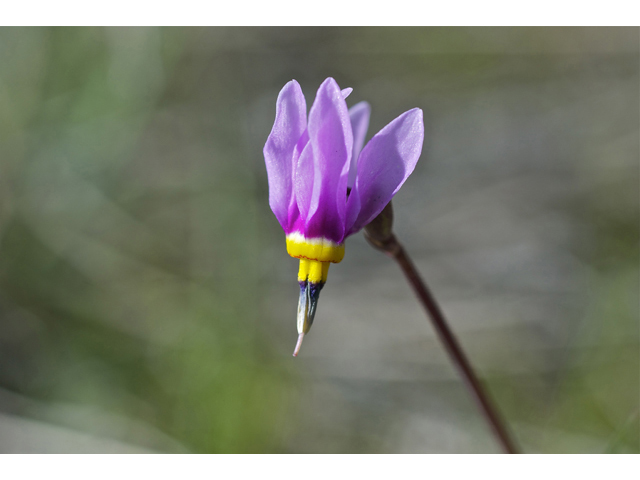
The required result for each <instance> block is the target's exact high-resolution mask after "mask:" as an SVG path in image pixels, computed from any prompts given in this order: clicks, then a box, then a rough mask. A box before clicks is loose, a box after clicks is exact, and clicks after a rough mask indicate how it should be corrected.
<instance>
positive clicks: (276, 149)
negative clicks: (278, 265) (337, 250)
mask: <svg viewBox="0 0 640 480" xmlns="http://www.w3.org/2000/svg"><path fill="white" fill-rule="evenodd" d="M306 126H307V107H306V103H305V99H304V95H303V94H302V89H301V88H300V85H299V84H298V82H296V81H295V80H291V81H290V82H288V83H287V84H286V85H285V86H284V87H283V88H282V90H281V91H280V93H279V94H278V100H277V102H276V119H275V122H274V124H273V128H272V129H271V133H270V134H269V137H268V138H267V143H266V144H265V146H264V149H263V153H264V161H265V164H266V166H267V178H268V180H269V206H270V207H271V210H273V213H274V214H275V216H276V218H277V219H278V221H279V222H280V225H282V228H285V229H286V228H287V216H288V214H287V212H288V209H289V205H290V203H291V202H292V200H293V172H294V163H293V162H294V151H295V148H296V144H297V143H298V141H299V140H300V137H301V136H302V134H303V133H304V131H305V128H306Z"/></svg>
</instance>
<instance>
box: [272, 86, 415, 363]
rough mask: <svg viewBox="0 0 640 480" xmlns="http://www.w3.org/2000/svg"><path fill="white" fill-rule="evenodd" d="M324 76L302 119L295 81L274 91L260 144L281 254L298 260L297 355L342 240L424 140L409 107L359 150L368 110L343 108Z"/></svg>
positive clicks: (407, 170)
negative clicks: (282, 238)
mask: <svg viewBox="0 0 640 480" xmlns="http://www.w3.org/2000/svg"><path fill="white" fill-rule="evenodd" d="M351 91H352V89H350V88H347V89H344V90H340V87H338V84H337V83H336V81H335V80H334V79H333V78H327V79H326V80H325V81H324V82H323V83H322V85H320V88H319V89H318V93H317V94H316V98H315V100H314V102H313V105H312V107H311V110H310V111H309V118H308V119H307V108H306V103H305V98H304V95H303V93H302V89H301V88H300V85H299V84H298V82H296V81H295V80H291V81H290V82H288V83H287V84H286V85H285V86H284V87H283V88H282V90H281V91H280V94H279V95H278V100H277V103H276V119H275V122H274V125H273V128H272V130H271V133H270V134H269V138H268V139H267V143H266V144H265V146H264V158H265V163H266V167H267V176H268V179H269V205H270V206H271V210H273V213H274V214H275V216H276V218H277V219H278V221H279V222H280V225H281V226H282V228H283V229H284V232H285V234H286V242H287V252H288V253H289V255H291V256H292V257H295V258H299V259H300V269H299V271H298V283H299V285H300V299H299V302H298V318H297V326H298V342H297V344H296V348H295V351H294V353H293V355H294V356H297V354H298V352H299V350H300V345H301V344H302V339H303V338H304V335H305V334H306V333H308V332H309V329H310V328H311V325H312V323H313V319H314V317H315V314H316V308H317V304H318V298H319V296H320V290H322V287H323V286H324V284H325V282H326V280H327V274H328V272H329V265H330V264H331V263H339V262H340V261H341V260H342V258H343V257H344V251H345V250H344V241H345V239H346V238H347V237H348V236H349V235H353V234H354V233H356V232H358V231H359V230H360V229H362V228H363V227H364V226H365V225H367V224H368V223H369V222H371V221H372V220H373V219H374V218H375V217H376V216H377V215H378V214H379V213H380V212H381V211H382V209H383V208H384V207H385V206H386V205H387V204H388V203H389V201H390V200H391V198H392V197H393V196H394V195H395V193H396V192H397V191H398V190H399V189H400V187H401V186H402V184H403V183H404V182H405V180H406V179H407V177H408V176H409V175H410V174H411V172H413V169H414V168H415V166H416V163H417V161H418V158H419V157H420V152H421V151H422V142H423V139H424V125H423V120H422V110H420V109H419V108H414V109H412V110H409V111H407V112H405V113H403V114H402V115H400V116H399V117H397V118H396V119H395V120H393V121H392V122H391V123H389V124H388V125H387V126H385V127H384V128H383V129H382V130H380V131H379V132H378V133H377V134H375V135H374V136H373V138H371V140H370V141H369V142H368V143H367V144H366V145H365V146H364V148H362V146H363V144H364V139H365V136H366V132H367V128H368V125H369V116H370V112H371V109H370V107H369V104H368V103H367V102H360V103H358V104H356V105H354V106H353V107H351V109H350V110H348V109H347V103H346V100H345V99H346V98H347V96H348V95H349V94H350V93H351Z"/></svg>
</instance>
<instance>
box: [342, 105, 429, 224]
mask: <svg viewBox="0 0 640 480" xmlns="http://www.w3.org/2000/svg"><path fill="white" fill-rule="evenodd" d="M423 139H424V125H423V121H422V110H420V109H419V108H414V109H413V110H409V111H408V112H405V113H403V114H402V115H400V116H399V117H398V118H396V119H395V120H393V121H392V122H391V123H389V124H388V125H387V126H386V127H384V128H383V129H382V130H380V131H379V132H378V133H377V134H376V135H375V136H374V137H373V138H372V139H371V140H370V141H369V143H367V145H366V146H365V147H364V149H363V150H362V152H361V153H360V158H359V159H358V172H357V176H356V182H355V185H354V187H353V190H351V194H350V195H349V200H348V201H347V219H346V230H347V235H351V234H353V233H355V232H357V231H358V230H360V229H361V228H362V227H364V226H365V225H367V224H368V223H369V222H370V221H371V220H373V219H374V218H375V217H376V216H377V215H378V214H379V213H380V212H381V211H382V209H383V208H384V207H385V206H386V205H387V203H389V201H390V200H391V198H392V197H393V195H395V193H396V192H397V191H398V189H399V188H400V187H401V186H402V184H403V183H404V181H405V180H406V179H407V177H408V176H409V175H410V174H411V172H413V169H414V168H415V166H416V163H417V162H418V158H419V157H420V152H421V151H422V142H423Z"/></svg>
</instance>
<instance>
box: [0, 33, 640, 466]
mask: <svg viewBox="0 0 640 480" xmlns="http://www.w3.org/2000/svg"><path fill="white" fill-rule="evenodd" d="M639 42H640V38H639V31H638V29H637V28H630V29H625V28H615V29H609V28H47V29H44V28H2V29H0V451H1V452H143V451H158V452H211V453H219V452H234V453H245V452H265V453H277V452H289V453H298V452H301V453H303V452H304V453H329V452H335V453H338V452H349V453H365V452H366V453H386V452H390V453H391V452H393V453H406V452H423V453H430V452H498V451H499V448H498V447H497V445H496V443H495V442H494V439H493V438H492V437H491V433H490V431H489V430H488V428H487V426H486V425H485V423H484V420H483V419H482V418H481V417H480V416H479V414H478V412H477V410H476V408H475V406H474V404H473V403H472V401H471V399H470V396H469V394H468V392H467V391H466V390H465V388H464V386H463V385H462V383H461V381H460V379H459V377H458V375H457V374H456V372H455V370H454V369H453V367H452V366H451V365H450V363H449V361H448V358H447V356H446V355H445V354H444V353H443V350H442V347H441V345H440V343H439V342H438V340H437V338H436V337H435V335H434V332H433V331H432V329H431V327H430V325H429V324H428V322H427V321H426V319H425V317H424V315H423V312H422V311H421V309H420V307H419V305H418V304H417V303H416V302H415V300H414V298H413V296H412V293H411V291H410V290H409V288H408V287H407V285H406V284H405V282H404V279H403V277H402V275H401V273H400V272H399V271H398V270H397V268H396V267H395V265H393V264H392V263H391V262H390V261H389V260H388V259H387V258H386V257H385V256H383V255H381V254H379V253H378V252H375V251H373V250H372V249H371V248H369V247H368V245H367V244H366V243H365V242H364V240H363V239H362V236H361V235H359V234H358V235H356V236H354V237H352V238H350V239H349V241H348V242H347V254H346V257H345V260H344V261H343V262H342V263H341V264H339V265H335V266H333V267H332V268H331V271H330V274H329V281H328V283H327V286H326V287H325V289H324V290H323V294H322V298H321V300H320V304H319V310H318V315H317V317H316V322H315V324H314V328H313V330H312V332H311V334H310V335H309V336H308V338H307V339H306V340H305V345H304V346H303V348H302V352H301V355H300V357H299V358H297V359H293V358H292V357H291V352H292V349H293V346H294V343H295V339H296V329H295V312H296V306H297V295H298V286H297V282H296V272H297V264H296V261H295V260H294V259H292V258H290V257H289V256H288V255H287V254H286V250H285V245H284V235H283V233H282V231H281V229H280V226H279V224H278V223H277V221H276V219H275V217H274V216H273V214H272V213H271V211H270V209H269V206H268V186H267V179H266V172H265V168H264V160H263V157H262V147H263V145H264V142H265V140H266V137H267V135H268V133H269V131H270V128H271V125H272V123H273V118H274V115H275V101H276V97H277V94H278V91H279V90H280V88H282V86H283V85H284V84H285V83H286V82H287V81H288V80H290V79H292V78H295V79H297V80H298V81H299V82H300V83H301V85H302V88H303V90H304V92H305V95H306V99H307V103H308V105H309V106H310V104H311V102H312V101H313V98H314V95H315V91H316V89H317V88H318V86H319V85H320V83H321V82H322V81H323V80H324V79H325V78H326V77H328V76H332V77H334V78H336V80H337V81H338V83H339V84H340V86H341V87H343V88H344V87H353V88H354V92H353V93H352V95H351V97H350V98H349V99H348V103H349V104H350V105H353V104H354V103H356V102H358V101H360V100H367V101H369V103H370V104H371V105H372V110H373V112H372V119H371V125H370V131H369V135H368V138H370V137H371V135H373V134H374V133H375V132H377V131H378V130H379V129H380V128H382V127H383V126H384V125H385V124H386V123H388V122H389V121H391V120H392V119H393V118H395V117H396V116H397V115H399V114H400V113H402V112H404V111H406V110H408V109H410V108H413V107H420V108H422V109H423V110H424V112H425V125H426V132H425V146H424V149H423V154H422V157H421V160H420V162H419V163H418V167H417V169H416V171H415V173H414V174H413V175H412V177H411V178H410V179H409V180H408V181H407V183H406V185H405V186H404V187H403V189H402V190H401V191H400V192H399V194H398V195H397V196H396V199H395V200H394V206H395V211H396V230H397V233H398V235H399V237H400V238H401V240H402V241H403V242H404V243H405V245H406V246H407V249H408V251H409V252H410V253H411V254H412V255H413V256H414V258H415V261H416V263H417V265H418V267H419V268H420V270H421V271H422V273H423V275H424V276H425V278H426V280H427V281H428V283H430V285H431V287H432V288H433V290H434V293H435V294H436V297H437V298H439V299H440V302H441V303H442V305H443V308H444V310H445V312H446V313H447V315H448V316H449V318H450V321H451V323H452V326H453V328H454V330H455V331H456V332H457V333H458V334H459V335H460V339H461V341H462V343H463V345H464V346H465V348H466V349H467V351H468V353H469V356H470V357H471V359H472V361H473V363H474V364H475V365H476V368H477V369H478V371H479V373H480V375H481V376H482V378H483V380H484V382H485V383H486V385H487V386H488V387H489V389H490V391H491V392H492V394H493V396H494V397H495V399H496V400H497V401H498V403H499V405H500V406H501V408H502V410H503V411H504V414H505V416H506V417H507V419H508V420H509V422H510V424H511V426H512V428H513V430H514V432H515V434H516V436H517V438H518V440H519V442H520V443H521V444H522V447H523V449H524V450H525V451H528V452H558V453H560V452H593V453H597V452H638V451H639V450H640V447H639V424H638V403H639V398H640V390H639V382H640V354H639V322H638V288H639V285H638V263H639V262H638V260H639V258H638V239H639V236H638V235H639V234H638V220H639V182H640V179H639V143H640V138H639V136H640V134H639V129H640V126H639V123H640V122H639V108H640V99H639V91H638V84H639V47H638V45H639Z"/></svg>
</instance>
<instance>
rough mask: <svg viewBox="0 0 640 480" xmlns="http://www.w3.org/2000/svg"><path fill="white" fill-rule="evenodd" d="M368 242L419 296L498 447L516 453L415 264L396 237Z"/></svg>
mask: <svg viewBox="0 0 640 480" xmlns="http://www.w3.org/2000/svg"><path fill="white" fill-rule="evenodd" d="M369 241H370V242H371V243H372V244H373V245H374V246H375V247H376V248H378V249H380V250H383V251H384V252H385V253H386V254H387V255H389V256H390V257H391V258H393V259H394V260H395V261H396V262H398V265H400V268H401V269H402V271H403V273H404V274H405V276H406V277H407V280H408V281H409V284H410V285H411V287H413V290H414V292H415V293H416V295H417V296H418V299H419V300H420V303H421V304H422V306H423V307H424V308H425V310H426V311H427V313H428V316H429V318H430V319H431V322H432V323H433V326H434V327H435V329H436V332H437V333H438V336H439V337H440V340H442V343H444V346H445V347H446V349H447V352H448V353H449V356H450V357H451V359H452V360H453V363H454V364H455V365H456V367H458V370H459V371H460V373H461V374H462V376H463V378H464V380H465V382H466V383H467V386H468V387H469V389H470V390H471V392H472V393H473V396H474V398H475V399H476V402H477V404H478V406H479V407H480V410H481V411H482V413H483V414H484V416H485V418H486V420H487V422H488V423H489V425H491V428H492V430H493V432H494V433H495V435H496V437H497V439H498V440H499V442H500V444H501V445H502V447H503V448H504V450H505V452H506V453H518V448H517V447H516V444H515V441H514V440H513V439H512V437H511V435H510V433H509V430H508V428H507V426H506V423H505V422H504V420H503V419H502V417H501V416H500V415H499V413H498V410H497V408H496V407H495V405H494V404H493V402H492V401H491V398H490V397H489V394H488V393H487V392H486V391H485V389H484V388H483V386H482V384H481V383H480V381H479V380H478V377H477V376H476V374H475V372H474V371H473V368H472V367H471V364H470V363H469V360H468V359H467V357H466V355H465V354H464V352H463V351H462V348H461V347H460V344H459V343H458V340H457V339H456V337H455V335H454V334H453V332H452V331H451V329H450V328H449V325H448V324H447V321H446V320H445V318H444V315H443V313H442V310H441V309H440V307H439V306H438V303H437V302H436V301H435V299H434V298H433V295H432V294H431V292H430V291H429V289H428V288H427V285H426V284H425V283H424V281H423V280H422V278H421V277H420V274H419V273H418V271H417V270H416V267H415V265H414V264H413V262H412V261H411V258H409V255H407V252H406V251H405V249H404V248H403V247H402V245H401V244H400V242H398V239H397V238H396V237H395V235H393V234H391V235H390V236H389V237H388V238H387V239H385V240H384V242H375V241H372V239H371V238H369Z"/></svg>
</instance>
